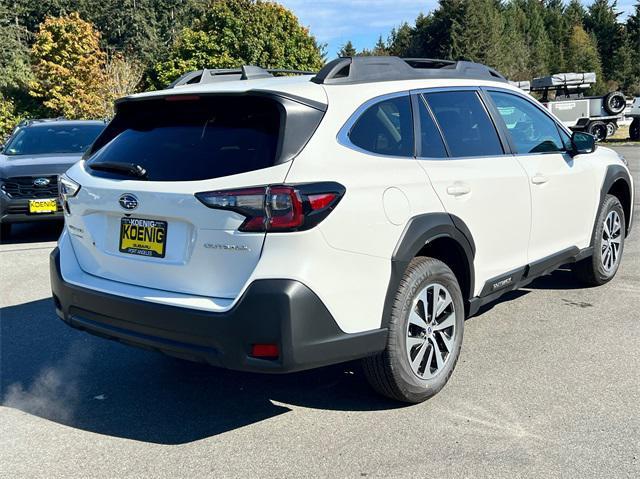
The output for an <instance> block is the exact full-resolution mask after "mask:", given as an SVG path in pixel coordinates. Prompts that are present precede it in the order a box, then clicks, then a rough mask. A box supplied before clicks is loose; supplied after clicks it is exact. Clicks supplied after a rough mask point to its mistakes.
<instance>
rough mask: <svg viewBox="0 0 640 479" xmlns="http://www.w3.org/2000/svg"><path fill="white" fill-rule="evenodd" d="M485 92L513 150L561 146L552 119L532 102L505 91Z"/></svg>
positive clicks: (540, 150) (557, 148) (534, 150)
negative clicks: (507, 131) (511, 141)
mask: <svg viewBox="0 0 640 479" xmlns="http://www.w3.org/2000/svg"><path fill="white" fill-rule="evenodd" d="M489 95H490V96H491V99H492V100H493V103H494V104H495V106H496V108H497V109H498V112H499V113H500V116H501V117H502V119H503V120H504V122H505V124H506V126H507V130H509V134H510V135H511V139H512V140H513V143H514V146H515V148H516V152H517V153H520V154H525V153H546V152H553V151H563V150H564V149H565V146H564V145H563V143H562V139H561V138H560V134H559V133H558V128H557V126H556V124H555V122H554V121H553V120H552V119H551V118H549V117H548V116H547V115H545V114H544V112H542V111H541V110H540V109H539V108H537V107H536V106H535V105H533V104H531V103H530V102H529V101H527V100H525V99H524V98H520V97H518V96H516V95H512V94H509V93H502V92H497V91H490V92H489Z"/></svg>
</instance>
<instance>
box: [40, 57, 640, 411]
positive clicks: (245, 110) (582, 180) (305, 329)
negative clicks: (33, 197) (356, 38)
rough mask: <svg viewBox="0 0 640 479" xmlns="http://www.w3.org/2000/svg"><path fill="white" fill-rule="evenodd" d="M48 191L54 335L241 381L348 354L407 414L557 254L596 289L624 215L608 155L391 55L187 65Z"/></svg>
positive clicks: (133, 101) (468, 80) (625, 191)
mask: <svg viewBox="0 0 640 479" xmlns="http://www.w3.org/2000/svg"><path fill="white" fill-rule="evenodd" d="M181 85H182V86H181ZM60 185H61V186H60V195H61V199H62V203H63V206H64V210H65V219H66V227H65V229H64V232H63V233H62V236H61V237H60V240H59V244H58V248H57V249H56V250H55V251H54V252H53V253H52V255H51V279H52V289H53V298H54V302H55V306H56V311H57V314H58V316H59V317H60V318H61V319H62V320H64V321H65V322H66V323H68V324H69V325H71V326H73V327H75V328H79V329H82V330H85V331H88V332H90V333H94V334H96V335H99V336H103V337H106V338H110V339H116V340H119V341H121V342H123V343H126V344H130V345H136V346H141V347H145V348H150V349H154V350H158V351H162V352H164V353H167V354H170V355H173V356H177V357H180V358H185V359H191V360H195V361H203V362H207V363H210V364H212V365H216V366H222V367H226V368H231V369H238V370H247V371H259V372H270V373H278V372H280V373H281V372H291V371H298V370H302V369H307V368H313V367H318V366H323V365H328V364H334V363H339V362H343V361H348V360H353V359H357V358H363V369H364V371H365V374H366V375H367V377H368V378H369V380H370V382H371V384H372V385H373V387H374V388H375V389H377V390H378V391H379V392H381V393H382V394H385V395H387V396H390V397H392V398H395V399H398V400H401V401H407V402H419V401H423V400H425V399H426V398H428V397H430V396H432V395H433V394H435V393H437V392H438V391H439V390H440V389H441V388H442V387H443V386H444V384H445V383H446V382H447V380H448V379H449V377H450V376H451V373H452V372H453V369H454V367H455V365H456V362H457V360H458V356H459V354H460V348H461V344H462V336H463V329H464V320H465V318H466V317H468V316H471V315H473V314H475V313H476V312H477V311H478V308H479V307H480V306H481V305H484V304H486V303H488V302H490V301H493V300H495V299H496V298H498V297H499V296H501V295H502V294H504V293H505V292H507V291H510V290H513V289H515V288H518V287H521V286H523V285H525V284H527V283H529V282H530V281H532V280H533V279H534V278H536V277H538V276H540V275H544V274H547V273H549V272H551V271H552V270H554V269H555V268H557V267H559V266H560V265H564V264H567V263H574V266H573V267H574V270H575V272H576V274H577V276H578V278H579V279H580V280H582V281H584V282H586V283H589V284H592V285H599V284H603V283H606V282H607V281H609V280H611V279H612V278H613V276H614V275H615V274H616V271H617V270H618V267H619V265H620V261H621V257H622V252H623V246H624V240H625V236H626V235H627V234H628V233H629V229H630V225H631V219H632V205H633V198H632V196H633V184H632V179H631V176H630V174H629V170H628V169H627V166H626V165H625V162H624V160H623V159H622V158H620V157H619V156H618V155H617V154H616V153H615V152H613V151H612V150H609V149H607V148H603V147H601V146H600V147H597V146H596V144H595V142H594V138H593V137H592V136H590V135H588V134H585V133H573V135H572V134H571V133H570V132H569V131H568V130H567V129H566V128H565V127H563V126H562V123H560V122H559V121H558V120H557V119H556V118H554V117H553V116H552V115H551V114H550V113H549V112H548V111H547V110H545V109H544V108H543V107H542V106H541V105H540V104H539V103H537V102H536V101H535V100H533V99H532V98H530V97H529V96H526V95H525V94H523V93H522V92H521V91H520V90H518V89H517V88H515V87H512V86H510V85H509V83H508V82H507V81H506V80H505V79H504V77H502V76H501V75H500V74H498V73H497V72H495V71H493V70H491V69H490V68H488V67H486V66H484V65H479V64H475V63H469V62H447V61H440V60H424V59H407V60H403V59H400V58H396V57H384V58H376V57H359V58H339V59H337V60H334V61H332V62H331V63H329V64H327V65H326V67H324V68H323V69H322V70H321V71H320V72H318V73H317V74H315V75H313V76H311V75H302V76H295V77H292V76H288V77H273V76H272V75H271V74H270V73H269V72H267V71H265V70H261V69H258V68H256V67H243V68H242V70H238V71H235V70H204V71H200V72H192V73H190V74H187V75H185V76H184V77H182V78H181V79H180V80H179V81H178V82H177V83H176V85H174V88H170V89H167V90H164V91H157V92H151V93H143V94H138V95H133V96H130V97H127V98H124V99H122V100H120V101H119V102H117V111H116V115H115V117H114V119H113V120H112V121H111V123H110V124H109V125H108V127H107V128H106V130H105V131H104V132H103V133H102V135H101V136H100V137H98V139H97V140H96V142H95V144H94V145H93V147H92V148H91V149H90V150H89V152H88V153H87V155H86V157H85V159H84V160H83V161H81V162H79V163H77V164H76V165H75V166H73V167H72V168H71V169H70V170H68V171H67V173H66V175H65V176H63V177H62V179H61V181H60Z"/></svg>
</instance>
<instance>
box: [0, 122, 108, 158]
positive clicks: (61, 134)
mask: <svg viewBox="0 0 640 479" xmlns="http://www.w3.org/2000/svg"><path fill="white" fill-rule="evenodd" d="M104 127H105V125H104V124H94V125H55V124H51V125H47V124H41V125H38V126H32V127H29V126H26V127H22V128H20V129H18V131H16V133H15V134H14V135H13V137H12V138H11V139H10V140H9V142H8V143H7V145H6V147H5V149H4V151H3V153H4V154H5V155H44V154H55V153H84V152H85V151H86V150H87V149H88V148H89V147H90V146H91V144H92V143H93V141H94V140H95V139H96V137H97V136H98V135H99V134H100V133H101V132H102V130H104Z"/></svg>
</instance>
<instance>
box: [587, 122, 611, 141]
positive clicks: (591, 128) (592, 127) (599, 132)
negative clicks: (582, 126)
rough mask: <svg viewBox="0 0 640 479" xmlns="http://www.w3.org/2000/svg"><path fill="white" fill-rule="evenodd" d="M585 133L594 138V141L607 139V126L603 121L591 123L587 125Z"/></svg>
mask: <svg viewBox="0 0 640 479" xmlns="http://www.w3.org/2000/svg"><path fill="white" fill-rule="evenodd" d="M587 133H591V134H592V135H593V136H595V137H596V141H603V140H606V139H607V125H606V124H605V123H604V121H592V122H591V123H589V124H588V125H587Z"/></svg>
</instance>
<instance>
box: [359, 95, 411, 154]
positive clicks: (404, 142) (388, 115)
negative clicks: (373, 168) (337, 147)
mask: <svg viewBox="0 0 640 479" xmlns="http://www.w3.org/2000/svg"><path fill="white" fill-rule="evenodd" d="M349 139H350V140H351V143H353V144H354V145H355V146H357V147H359V148H362V149H363V150H366V151H370V152H372V153H377V154H379V155H386V156H404V157H412V156H413V155H414V142H413V117H412V115H411V100H410V98H409V96H408V95H407V96H400V97H396V98H391V99H388V100H383V101H380V102H379V103H376V104H374V105H372V106H370V107H369V108H367V110H365V112H364V113H363V114H362V115H361V116H360V117H359V118H358V119H357V120H356V122H355V124H354V125H353V127H352V128H351V130H350V131H349Z"/></svg>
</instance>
